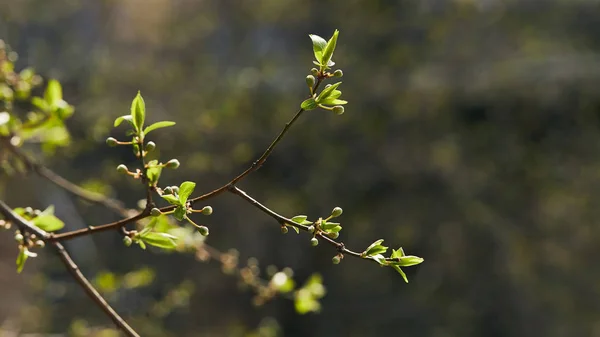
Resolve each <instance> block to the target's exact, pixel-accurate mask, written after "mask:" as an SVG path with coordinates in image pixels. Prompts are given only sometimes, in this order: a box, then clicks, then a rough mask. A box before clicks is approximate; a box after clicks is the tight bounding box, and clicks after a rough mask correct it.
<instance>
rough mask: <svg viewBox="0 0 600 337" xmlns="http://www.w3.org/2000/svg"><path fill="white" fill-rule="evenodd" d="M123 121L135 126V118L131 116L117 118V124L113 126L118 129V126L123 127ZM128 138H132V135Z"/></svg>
mask: <svg viewBox="0 0 600 337" xmlns="http://www.w3.org/2000/svg"><path fill="white" fill-rule="evenodd" d="M123 121H127V122H129V124H131V126H133V118H132V117H131V116H130V115H125V116H121V117H117V119H115V123H114V124H113V126H114V127H115V128H116V127H117V126H119V125H121V123H122V122H123ZM128 136H131V135H128Z"/></svg>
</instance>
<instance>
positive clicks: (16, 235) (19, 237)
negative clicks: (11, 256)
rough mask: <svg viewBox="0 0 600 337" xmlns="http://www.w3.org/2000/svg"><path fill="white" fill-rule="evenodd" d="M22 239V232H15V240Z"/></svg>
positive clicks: (19, 240) (20, 240)
mask: <svg viewBox="0 0 600 337" xmlns="http://www.w3.org/2000/svg"><path fill="white" fill-rule="evenodd" d="M23 239H24V237H23V234H21V233H17V234H15V241H18V242H23Z"/></svg>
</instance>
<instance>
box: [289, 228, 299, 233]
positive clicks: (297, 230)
mask: <svg viewBox="0 0 600 337" xmlns="http://www.w3.org/2000/svg"><path fill="white" fill-rule="evenodd" d="M288 227H292V228H293V229H294V230H295V231H296V234H300V230H299V229H298V227H294V226H288Z"/></svg>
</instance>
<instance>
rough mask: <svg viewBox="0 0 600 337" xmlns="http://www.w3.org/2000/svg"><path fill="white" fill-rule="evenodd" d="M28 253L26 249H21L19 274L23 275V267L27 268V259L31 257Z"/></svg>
mask: <svg viewBox="0 0 600 337" xmlns="http://www.w3.org/2000/svg"><path fill="white" fill-rule="evenodd" d="M26 251H27V248H26V247H21V248H20V249H19V255H17V273H21V272H22V271H23V267H25V261H27V258H28V257H29V255H28V254H27V253H26Z"/></svg>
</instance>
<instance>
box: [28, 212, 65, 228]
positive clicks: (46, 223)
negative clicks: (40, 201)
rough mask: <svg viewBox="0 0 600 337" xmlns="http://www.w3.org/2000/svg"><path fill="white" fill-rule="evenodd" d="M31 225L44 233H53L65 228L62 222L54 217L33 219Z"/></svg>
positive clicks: (43, 216) (44, 216) (42, 216)
mask: <svg viewBox="0 0 600 337" xmlns="http://www.w3.org/2000/svg"><path fill="white" fill-rule="evenodd" d="M33 224H34V225H36V226H37V227H38V228H39V229H41V230H45V231H46V232H54V231H57V230H59V229H62V228H63V227H65V224H64V222H62V220H60V219H59V218H57V217H55V216H54V215H40V216H37V217H36V218H34V219H33Z"/></svg>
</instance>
